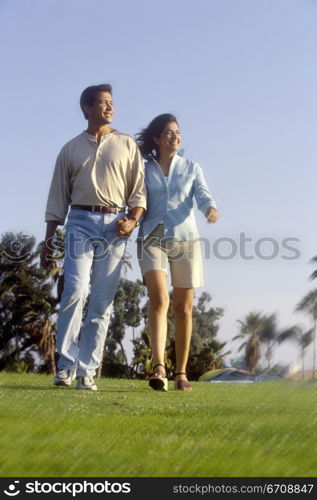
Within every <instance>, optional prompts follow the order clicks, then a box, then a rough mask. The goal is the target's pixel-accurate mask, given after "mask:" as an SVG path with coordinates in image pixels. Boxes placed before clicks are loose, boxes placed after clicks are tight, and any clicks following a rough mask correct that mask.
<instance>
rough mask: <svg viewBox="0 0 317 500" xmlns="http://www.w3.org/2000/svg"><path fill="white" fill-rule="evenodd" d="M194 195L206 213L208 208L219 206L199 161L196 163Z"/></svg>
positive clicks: (200, 208)
mask: <svg viewBox="0 0 317 500" xmlns="http://www.w3.org/2000/svg"><path fill="white" fill-rule="evenodd" d="M195 174H196V175H195V180H194V196H195V199H196V202H197V206H198V208H199V210H200V211H201V212H202V213H203V214H206V212H207V210H208V208H210V207H213V208H217V204H216V201H215V199H214V198H213V197H212V195H211V193H210V191H209V189H208V186H207V182H206V180H205V177H204V174H203V171H202V169H201V167H200V166H199V165H198V163H195Z"/></svg>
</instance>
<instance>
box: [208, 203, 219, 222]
mask: <svg viewBox="0 0 317 500" xmlns="http://www.w3.org/2000/svg"><path fill="white" fill-rule="evenodd" d="M206 219H207V221H208V222H209V224H211V223H214V222H217V220H218V210H217V209H216V208H214V207H209V208H208V210H207V212H206Z"/></svg>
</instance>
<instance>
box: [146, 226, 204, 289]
mask: <svg viewBox="0 0 317 500" xmlns="http://www.w3.org/2000/svg"><path fill="white" fill-rule="evenodd" d="M163 237H164V226H163V224H159V225H158V226H156V228H155V229H154V230H153V231H152V233H151V234H150V235H149V236H148V237H147V238H145V239H144V240H142V241H138V260H139V264H140V268H141V272H142V276H143V277H144V275H145V274H146V273H147V272H149V271H154V270H161V271H164V272H165V273H166V274H167V270H168V263H169V265H170V271H171V283H172V286H173V287H177V288H197V287H200V286H203V285H204V279H203V265H202V256H201V248H200V241H199V240H194V241H168V240H164V239H163Z"/></svg>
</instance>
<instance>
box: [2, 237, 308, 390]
mask: <svg viewBox="0 0 317 500" xmlns="http://www.w3.org/2000/svg"><path fill="white" fill-rule="evenodd" d="M42 245H43V242H41V243H40V244H36V241H35V238H34V237H33V236H29V235H23V234H22V233H18V234H14V233H11V232H7V233H5V234H4V235H2V237H1V240H0V370H12V371H37V372H43V373H54V372H55V365H56V359H55V356H56V355H55V330H56V319H57V312H58V307H59V299H60V292H61V283H62V280H61V271H62V261H63V233H62V232H61V231H57V235H56V238H55V241H54V248H55V258H56V262H57V265H56V267H54V268H53V270H52V271H50V272H49V271H46V270H44V269H43V268H41V267H40V265H39V254H40V252H41V249H42ZM315 261H317V258H316V259H315ZM124 265H125V266H126V267H129V265H130V262H129V260H126V261H125V264H124ZM315 277H317V272H315V273H313V275H312V278H315ZM88 300H89V298H88ZM211 301H212V299H211V296H210V295H209V294H208V293H206V292H202V293H201V295H200V296H198V297H197V299H196V303H195V305H194V308H193V335H192V341H191V349H190V356H189V360H188V366H187V371H188V376H189V378H190V379H191V380H197V379H198V378H199V377H200V375H202V374H203V373H205V372H206V371H208V370H212V369H217V368H221V367H223V366H225V363H224V359H225V356H227V355H228V354H230V351H228V350H226V342H220V341H219V339H218V338H217V334H218V330H219V320H220V319H221V318H222V316H223V314H224V310H223V309H222V308H219V307H212V306H211ZM296 310H298V311H304V312H306V313H308V314H309V315H310V316H311V318H312V322H313V326H312V328H311V329H308V330H303V328H302V327H301V326H299V325H293V326H291V327H288V328H279V327H278V325H277V317H276V314H275V313H274V314H271V315H265V314H263V313H260V312H254V311H253V312H250V313H249V314H247V315H246V316H245V318H243V319H239V320H237V321H238V325H239V332H238V335H236V336H234V337H233V339H232V340H238V339H239V340H241V341H242V342H241V345H240V347H239V350H240V351H242V352H243V356H244V361H245V365H246V368H247V369H248V370H249V371H250V372H252V373H254V372H257V371H259V370H263V369H262V368H261V367H260V361H261V359H263V358H264V359H265V362H266V366H265V368H264V370H265V372H266V373H270V372H271V370H272V357H273V352H274V349H275V348H276V347H277V346H278V345H281V343H282V342H286V341H295V342H296V343H297V344H298V347H299V353H300V359H301V369H302V376H303V377H304V356H305V352H306V349H307V347H308V346H309V345H310V344H312V343H313V353H314V355H313V374H315V369H316V330H317V289H314V290H312V291H311V292H309V293H308V294H307V295H306V296H305V297H304V298H303V299H302V301H301V302H300V303H299V304H298V305H297V307H296ZM147 315H148V299H147V292H146V287H145V286H144V285H143V283H142V282H141V281H140V280H136V281H131V280H129V279H127V278H126V277H122V278H121V280H120V283H119V287H118V289H117V292H116V295H115V298H114V303H113V310H112V314H111V320H110V325H109V330H108V336H107V339H106V342H105V347H104V356H103V360H102V363H101V365H100V367H99V369H98V375H100V376H109V377H125V378H147V377H148V375H149V373H150V372H151V367H152V360H151V349H150V342H149V335H148V331H147V326H146V325H147ZM128 333H130V336H131V337H132V340H131V342H132V358H131V356H130V358H131V359H130V360H129V359H128V355H127V352H126V347H125V343H126V342H125V341H126V338H127V336H128ZM174 337H175V336H174V321H173V309H172V297H171V300H170V307H169V310H168V331H167V347H166V359H165V363H166V368H167V373H168V376H172V374H173V369H174V363H175V342H174Z"/></svg>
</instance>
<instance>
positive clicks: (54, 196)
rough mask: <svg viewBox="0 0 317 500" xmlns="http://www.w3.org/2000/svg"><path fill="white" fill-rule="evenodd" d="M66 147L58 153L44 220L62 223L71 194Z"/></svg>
mask: <svg viewBox="0 0 317 500" xmlns="http://www.w3.org/2000/svg"><path fill="white" fill-rule="evenodd" d="M67 156H68V155H67V148H66V147H65V146H64V147H63V148H62V149H61V152H60V153H59V155H58V157H57V160H56V164H55V169H54V173H53V178H52V182H51V186H50V190H49V194H48V199H47V204H46V211H45V221H46V222H48V221H57V222H58V223H59V224H64V221H65V218H66V215H67V212H68V207H69V204H70V196H71V174H70V170H69V164H68V161H67Z"/></svg>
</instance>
